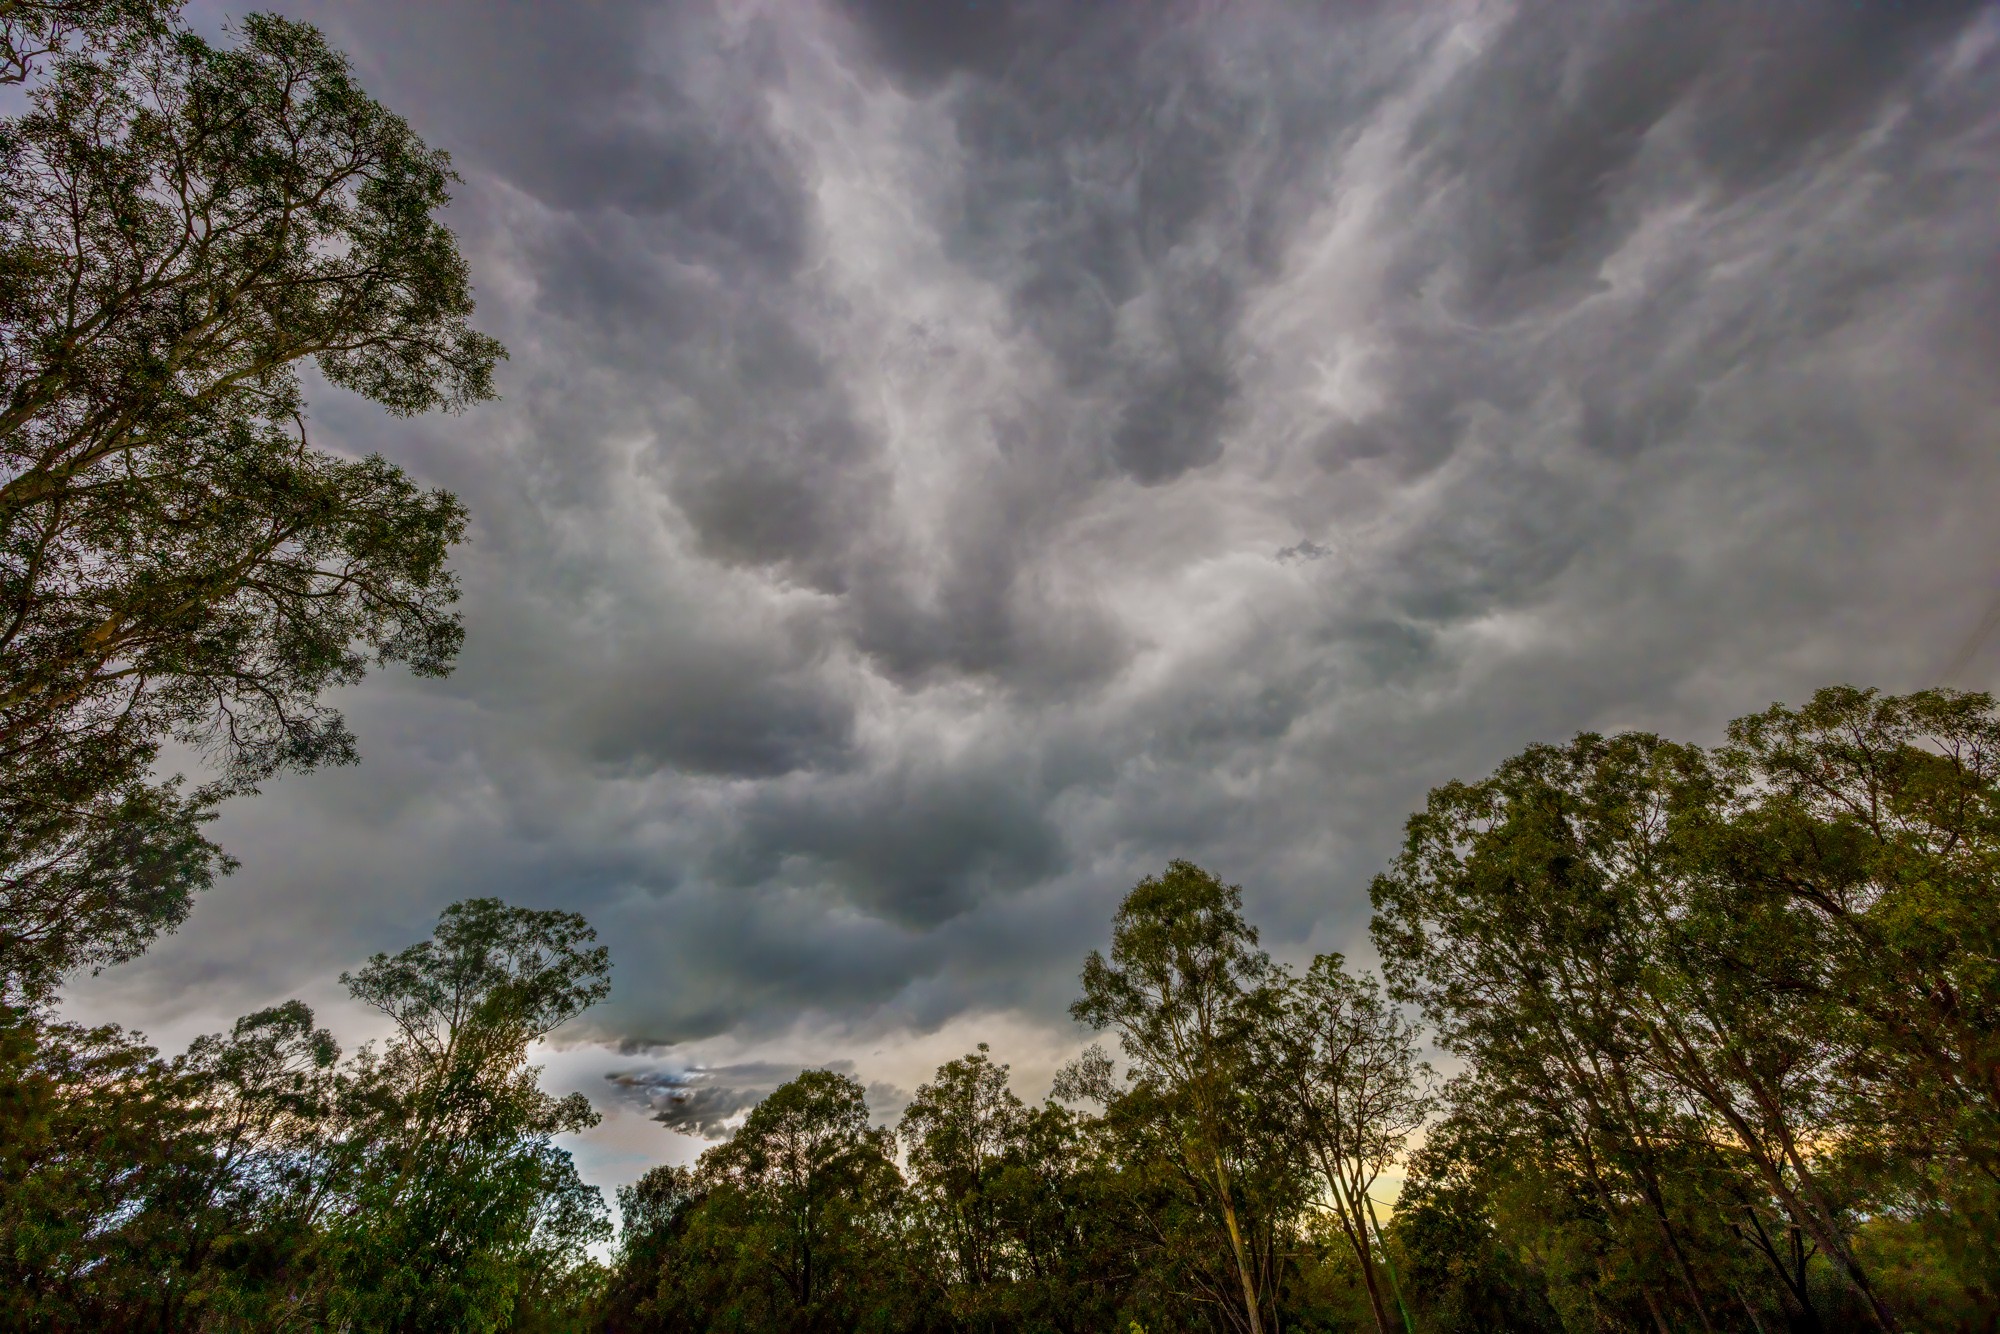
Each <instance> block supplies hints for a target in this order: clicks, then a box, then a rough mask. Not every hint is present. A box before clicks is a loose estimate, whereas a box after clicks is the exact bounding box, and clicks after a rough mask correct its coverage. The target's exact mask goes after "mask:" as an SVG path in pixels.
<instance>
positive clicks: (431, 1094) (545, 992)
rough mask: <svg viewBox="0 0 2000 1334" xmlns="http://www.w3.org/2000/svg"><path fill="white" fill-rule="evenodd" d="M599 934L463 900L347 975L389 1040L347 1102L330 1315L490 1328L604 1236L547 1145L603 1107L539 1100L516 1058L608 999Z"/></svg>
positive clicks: (564, 1163)
mask: <svg viewBox="0 0 2000 1334" xmlns="http://www.w3.org/2000/svg"><path fill="white" fill-rule="evenodd" d="M595 939H596V936H595V933H594V932H593V931H592V930H591V929H590V927H589V926H588V925H587V924H586V923H585V922H584V920H583V919H582V918H581V917H579V916H577V915H576V914H575V913H568V912H559V911H535V910H532V909H527V908H520V907H514V906H511V905H508V904H504V903H502V902H500V901H499V900H497V899H468V900H465V901H463V902H459V903H455V904H453V905H451V906H450V907H449V908H447V909H445V911H444V913H443V914H442V915H441V916H440V917H439V919H438V925H437V930H436V932H435V934H434V935H433V937H432V939H430V940H426V941H422V942H419V943H418V944H415V945H412V946H410V947H408V948H407V949H404V950H401V951H399V952H397V953H396V954H393V955H392V954H378V955H376V956H375V957H374V958H372V959H370V960H369V962H368V963H367V964H366V965H365V966H364V967H362V968H361V969H360V970H359V971H358V972H356V973H353V974H351V975H350V974H345V973H343V974H342V975H341V980H342V981H343V982H344V983H346V985H347V986H348V989H349V990H350V991H351V992H352V993H353V995H354V997H355V998H356V999H357V1000H360V1001H362V1002H364V1003H365V1004H367V1005H370V1006H372V1007H374V1008H375V1009H376V1010H378V1011H380V1012H381V1013H382V1014H384V1015H386V1016H387V1017H388V1018H389V1019H390V1020H391V1021H392V1023H393V1024H394V1025H395V1030H396V1032H395V1036H394V1038H393V1039H392V1040H391V1041H390V1042H389V1043H388V1045H387V1047H386V1048H385V1049H384V1050H383V1051H382V1052H380V1053H379V1054H378V1053H375V1052H372V1051H370V1052H365V1053H364V1054H363V1056H362V1058H361V1060H360V1061H359V1062H358V1063H357V1064H356V1065H355V1066H354V1067H353V1068H352V1071H351V1073H350V1075H349V1080H348V1086H347V1088H346V1089H345V1090H344V1092H343V1109H342V1115H343V1116H344V1118H345V1120H346V1125H345V1126H344V1127H343V1131H342V1133H343V1136H344V1138H345V1139H346V1140H347V1142H348V1144H349V1146H350V1152H351V1153H352V1154H353V1157H354V1159H355V1161H354V1162H353V1165H352V1167H351V1177H350V1181H349V1184H348V1185H347V1187H346V1190H345V1198H344V1200H343V1202H342V1205H341V1208H340V1212H339V1214H338V1216H337V1217H335V1218H334V1219H332V1220H331V1221H330V1222H329V1224H328V1228H329V1231H330V1233H331V1247H332V1250H333V1253H334V1265H335V1269H336V1271H337V1286H336V1290H335V1298H334V1301H333V1315H334V1316H335V1317H336V1318H337V1319H340V1320H346V1321H351V1322H353V1323H355V1324H356V1325H358V1326H361V1327H365V1328H391V1329H399V1330H400V1329H407V1330H423V1329H437V1330H459V1329H493V1328H498V1327H499V1326H500V1325H501V1324H502V1323H504V1322H505V1321H507V1320H509V1319H511V1318H512V1317H513V1315H514V1313H515V1312H516V1311H517V1310H518V1309H519V1308H520V1306H521V1303H522V1301H523V1300H524V1296H525V1295H526V1294H527V1293H529V1292H532V1290H533V1285H534V1284H536V1283H537V1282H540V1283H542V1284H543V1285H544V1286H546V1285H548V1284H550V1283H561V1282H563V1281H566V1280H567V1279H568V1278H569V1277H570V1271H571V1270H572V1269H573V1268H574V1264H575V1256H576V1255H578V1254H580V1253H581V1252H582V1250H583V1248H584V1247H585V1246H587V1245H589V1244H591V1243H593V1242H595V1241H598V1240H601V1239H604V1238H607V1237H608V1236H609V1223H608V1221H607V1220H606V1218H605V1216H604V1206H603V1201H602V1200H601V1198H599V1197H598V1195H597V1192H596V1191H595V1189H594V1188H591V1187H588V1186H585V1185H584V1184H583V1183H582V1182H581V1181H580V1180H579V1179H578V1178H577V1176H576V1169H575V1167H574V1165H573V1164H572V1163H571V1161H570V1157H569V1155H568V1153H567V1152H565V1151H563V1150H561V1149H559V1148H557V1147H556V1146H555V1144H554V1143H553V1138H554V1136H556V1135H559V1134H563V1133H566V1132H574V1131H578V1130H583V1129H587V1128H589V1127H590V1126H593V1125H595V1124H596V1123H597V1120H598V1117H597V1114H596V1113H595V1112H593V1111H592V1110H591V1109H590V1105H589V1103H588V1102H587V1101H586V1100H585V1099H584V1097H583V1095H582V1094H581V1093H573V1094H570V1095H569V1096H567V1097H564V1098H555V1097H552V1096H550V1095H549V1094H547V1093H545V1092H543V1091H542V1089H541V1087H540V1086H539V1084H538V1082H537V1077H538V1076H539V1074H540V1071H539V1069H538V1068H537V1067H535V1066H532V1065H530V1064H528V1052H529V1049H530V1047H531V1046H532V1045H533V1044H534V1043H535V1042H536V1041H537V1040H538V1039H540V1038H542V1037H545V1036H547V1035H548V1034H549V1033H550V1032H552V1031H553V1030H554V1029H556V1028H558V1027H560V1026H561V1025H562V1024H564V1023H567V1022H568V1021H569V1020H570V1019H572V1018H574V1017H576V1016H577V1015H578V1014H581V1013H582V1012H583V1011H584V1010H585V1009H587V1008H588V1007H589V1006H591V1005H593V1004H595V1003H596V1002H597V1001H599V1000H601V999H603V997H604V996H605V995H606V994H607V992H608V991H609V989H610V962H609V958H608V954H607V951H606V950H605V948H604V947H603V946H601V945H596V944H594V943H593V942H594V941H595Z"/></svg>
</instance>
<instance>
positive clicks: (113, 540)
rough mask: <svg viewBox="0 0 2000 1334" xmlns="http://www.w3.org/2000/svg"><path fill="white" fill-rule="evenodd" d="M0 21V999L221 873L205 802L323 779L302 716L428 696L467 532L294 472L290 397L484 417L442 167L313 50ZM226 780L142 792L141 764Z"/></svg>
mask: <svg viewBox="0 0 2000 1334" xmlns="http://www.w3.org/2000/svg"><path fill="white" fill-rule="evenodd" d="M178 8H179V6H178V5H177V4H168V3H153V2H151V0H99V2H98V3H88V2H84V0H30V2H26V3H23V2H21V0H12V2H10V3H6V4H4V5H0V39H4V41H0V78H11V79H13V80H14V81H16V82H21V81H25V82H26V84H27V92H26V98H27V107H26V110H25V111H24V112H23V113H22V114H20V115H17V116H13V117H10V118H7V119H6V120H4V121H0V477H4V478H5V480H4V482H0V829H3V830H5V831H6V832H5V834H4V837H0V907H4V909H5V910H6V918H5V925H4V928H0V930H4V935H0V969H4V972H0V987H4V988H5V991H6V993H7V994H10V995H12V996H13V997H14V998H16V999H30V1000H32V999H35V998H37V997H46V995H47V994H49V991H50V989H51V987H52V986H53V981H52V979H54V978H56V977H58V976H59V975H60V974H62V973H63V972H65V971H67V970H69V969H72V968H75V967H78V966H95V965H101V964H103V963H107V962H114V961H116V960H117V959H119V958H123V957H129V955H130V954H131V953H133V952H135V951H137V950H138V949H140V948H142V947H143V946H144V944H145V942H146V941H147V940H149V939H151V938H152V937H153V936H154V935H156V934H157V933H158V932H160V931H162V930H168V929H171V928H172V927H174V926H175V925H177V924H178V923H179V921H180V920H181V919H182V918H183V917H184V916H185V914H186V912H187V907H188V902H189V900H190V898H191V896H192V895H193V894H194V893H195V892H197V891H199V890H200V889H201V888H203V887H204V886H205V885H207V884H208V883H209V882H210V881H211V880H212V878H213V877H214V876H215V875H216V874H218V873H220V872H222V871H223V870H226V869H227V863H226V861H225V860H224V859H223V858H222V857H221V856H220V854H219V852H218V850H217V849H216V848H215V847H214V845H213V844H212V843H210V842H209V841H208V840H207V839H206V838H204V837H202V835H201V832H200V830H201V826H202V824H203V822H204V820H205V818H206V817H207V815H208V814H209V813H210V812H212V811H213V809H214V807H215V805H216V803H217V802H219V801H220V800H221V799H222V798H223V797H225V796H227V795H228V794H230V793H232V792H242V791H246V790H249V789H250V788H251V786H252V785H254V784H255V783H256V782H258V781H259V780H261V779H262V778H264V777H266V776H268V775H271V774H273V773H276V772H278V771H279V770H281V769H286V768H305V767H310V766H312V765H315V764H320V763H345V762H348V761H350V760H351V759H352V758H353V756H354V746H353V738H352V737H351V736H350V735H349V733H348V731H347V729H346V727H345V726H344V725H343V723H342V722H341V719H340V716H339V714H338V713H337V712H335V711H333V710H332V709H330V708H328V707H327V706H326V705H325V704H324V703H323V702H322V697H323V695H324V694H325V693H326V691H328V690H329V689H330V688H332V687H336V686H340V685H345V684H349V683H351V682H353V681H355V680H357V679H358V678H359V677H360V676H361V675H362V674H363V672H364V671H365V670H366V668H367V667H368V665H369V664H370V662H371V661H372V662H376V663H386V662H391V661H399V662H403V663H406V664H408V665H409V666H410V667H411V668H412V669H413V670H415V671H417V672H419V673H423V674H438V673H442V672H444V671H446V670H448V668H449V665H450V663H451V660H452V658H453V656H454V655H455V653H456V652H457V649H458V645H459V642H460V639H461V637H462V636H461V631H460V628H459V624H458V620H457V617H456V615H455V614H454V613H453V611H452V604H453V602H454V600H455V598H456V596H457V588H456V584H455V582H454V580H453V578H452V576H451V574H450V572H449V571H448V570H447V569H446V568H445V564H444V558H445V553H446V551H447V549H448V548H449V546H450V545H451V544H452V543H453V542H455V541H456V540H457V539H458V538H459V537H460V535H461V534H462V533H463V531H464V526H465V514H464V511H463V510H462V508H461V507H460V506H459V504H458V502H457V501H456V500H455V499H453V498H452V497H451V496H449V495H446V494H444V493H442V492H435V491H425V490H423V489H421V488H419V487H418V486H417V485H415V484H414V483H413V482H412V481H411V480H410V479H409V478H408V477H407V476H405V475H404V474H403V473H402V471H401V470H400V469H398V468H396V467H395V466H394V465H392V464H390V463H388V462H386V461H385V460H383V459H381V458H379V457H373V456H371V457H367V458H360V459H353V458H345V457H337V456H335V455H332V454H328V453H325V452H322V451H319V450H317V449H314V448H313V447H312V446H311V444H310V443H309V441H308V438H307V435H306V431H305V406H304V401H303V398H302V394H301V389H300V380H299V368H300V365H301V363H303V362H306V361H310V362H312V363H313V364H314V365H316V367H317V368H318V370H319V372H320V373H321V374H322V375H324V376H325V377H326V378H327V379H328V380H329V381H330V382H332V383H334V384H337V385H340V386H343V387H345V388H347V389H351V390H353V391H355V392H357V393H360V394H362V395H364V396H366V397H368V398H371V399H373V400H375V401H376V402H378V403H380V404H382V405H383V406H385V407H387V408H388V409H389V410H390V411H393V412H398V413H412V412H420V411H424V410H427V409H431V408H439V407H443V408H451V407H457V406H461V405H464V404H466V403H469V402H473V401H476V400H478V399H481V398H485V397H490V396H491V393H492V369H493V365H494V362H495V359H496V358H497V357H499V356H500V355H501V350H500V348H499V346H498V345H497V344H495V343H494V342H493V341H492V340H491V339H489V338H486V337H485V336H483V335H481V334H478V333H475V332H474V331H472V330H471V329H470V327H469V326H468V325H467V323H466V320H467V317H468V315H469V314H470V312H471V309H472V302H471V297H470V288H469V284H468V281H467V275H466V269H465V264H464V261H463V259H462V258H461V257H460V255H459V254H458V251H457V248H456V244H455V242H454V241H453V239H452V236H451V233H450V232H449V231H448V230H447V229H446V228H445V227H444V226H443V225H442V224H441V223H439V222H438V221H436V219H435V218H434V216H433V214H434V213H435V212H436V210H438V209H439V208H441V207H442V206H443V205H444V204H445V203H446V202H447V199H448V197H449V196H448V186H449V184H450V182H451V180H452V176H451V173H450V169H449V164H448V163H447V161H446V160H445V158H444V156H443V155H442V154H440V153H437V152H435V151H434V150H432V149H429V148H427V147H426V146H425V145H424V144H423V143H422V142H421V141H420V140H419V139H417V137H416V136H415V135H414V134H413V133H412V132H411V131H410V129H409V127H408V126H407V125H406V124H405V123H404V122H403V121H402V120H401V119H399V118H398V117H396V116H395V115H393V114H392V113H390V112H389V111H387V110H386V109H384V108H383V107H382V106H381V105H380V104H378V103H376V102H375V101H373V100H372V99H371V98H369V97H368V96H367V94H366V93H365V92H364V91H363V90H362V89H361V88H360V87H359V86H358V85H356V84H355V82H354V80H353V77H352V74H351V71H350V70H349V68H348V65H347V62H346V61H345V59H344V58H343V57H341V56H340V55H339V54H338V53H337V52H335V51H333V50H332V49H331V48H330V47H328V45H327V44H326V42H325V40H324V39H323V38H322V37H321V36H320V34H319V33H318V32H317V31H315V30H314V29H313V28H311V27H310V26H308V25H305V24H300V23H294V22H290V21H287V20H284V19H279V18H275V17H271V16H268V15H253V16H251V17H249V18H247V19H245V20H244V21H243V23H242V26H241V30H240V32H239V33H238V34H237V36H238V39H239V40H238V42H237V44H236V45H234V46H233V47H229V48H220V47H216V46H212V45H210V44H208V43H207V42H205V41H203V40H201V39H200V38H198V37H196V36H195V35H194V34H192V33H191V32H189V31H187V30H186V28H185V27H184V26H182V25H181V24H180V22H179V19H178V16H177V15H178ZM168 739H173V740H176V741H178V742H181V743H183V744H187V745H191V746H195V747H198V748H201V749H203V750H205V751H206V752H207V753H208V754H209V755H210V757H211V758H212V759H213V760H214V761H215V762H216V763H217V765H218V767H219V770H220V772H221V774H222V777H221V778H220V779H218V780H217V781H216V782H214V783H211V784H207V785H205V786H202V787H199V788H196V789H193V790H183V789H182V788H180V787H178V786H175V785H172V784H168V785H165V786H159V785H156V784H154V782H153V780H152V779H151V777H150V769H151V766H152V764H153V762H154V761H155V759H156V758H157V757H158V754H159V747H160V745H161V744H162V742H164V741H166V740H168Z"/></svg>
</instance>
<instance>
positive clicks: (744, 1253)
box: [696, 1070, 903, 1334]
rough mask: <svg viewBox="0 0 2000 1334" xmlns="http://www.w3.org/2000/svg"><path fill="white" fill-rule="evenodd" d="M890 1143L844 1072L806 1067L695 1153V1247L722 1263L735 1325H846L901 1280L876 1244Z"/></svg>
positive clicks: (888, 1203) (887, 1218) (890, 1205)
mask: <svg viewBox="0 0 2000 1334" xmlns="http://www.w3.org/2000/svg"><path fill="white" fill-rule="evenodd" d="M894 1143H895V1141H894V1138H893V1136H892V1135H891V1134H890V1132H889V1131H887V1130H886V1129H880V1128H877V1127H875V1126H872V1125H871V1124H870V1123H869V1120H868V1104H867V1102H866V1100H865V1098H864V1095H863V1091H862V1088H861V1085H860V1083H859V1082H858V1081H857V1080H855V1079H854V1077H853V1076H851V1075H844V1074H838V1073H835V1072H833V1071H830V1070H807V1071H806V1072H804V1073H803V1074H801V1075H799V1076H798V1077H797V1078H795V1079H793V1080H791V1081H789V1082H787V1083H785V1084H781V1085H779V1086H778V1087H777V1088H776V1089H774V1090H773V1091H772V1092H771V1093H770V1094H769V1096H767V1097H766V1098H765V1099H764V1100H763V1101H762V1102H760V1103H758V1104H757V1106H756V1107H754V1108H752V1109H751V1111H750V1114H749V1116H748V1117H746V1118H745V1119H744V1122H743V1126H742V1128H741V1129H740V1130H738V1131H737V1132H736V1134H735V1135H734V1136H732V1137H731V1138H730V1139H729V1140H728V1141H727V1142H726V1143H723V1144H719V1145H717V1146H716V1147H714V1148H712V1149H710V1150H708V1151H707V1152H706V1153H704V1154H703V1155H702V1156H701V1161H700V1163H699V1164H698V1168H697V1177H698V1179H699V1181H700V1182H701V1183H702V1185H703V1187H704V1189H705V1195H706V1198H705V1199H704V1201H703V1204H702V1217H701V1218H700V1219H699V1220H698V1221H697V1223H696V1227H697V1229H698V1230H699V1231H700V1232H702V1233H705V1234H706V1235H705V1237H703V1238H701V1239H700V1240H698V1243H697V1244H706V1245H708V1246H710V1247H712V1248H713V1251H714V1253H715V1254H716V1255H717V1257H718V1258H719V1259H721V1260H722V1261H723V1263H725V1264H726V1265H728V1267H729V1269H728V1282H727V1284H726V1291H727V1293H728V1301H729V1304H730V1305H731V1306H732V1307H734V1308H736V1309H737V1312H738V1317H737V1318H738V1319H739V1322H740V1323H741V1324H743V1325H747V1326H749V1327H757V1328H787V1329H796V1330H801V1331H809V1332H817V1331H826V1334H833V1332H834V1331H837V1330H847V1329H853V1328H857V1327H858V1326H859V1325H860V1324H861V1323H862V1320H861V1313H862V1312H864V1311H865V1310H867V1309H868V1306H869V1303H870V1299H871V1297H872V1296H873V1295H874V1294H876V1293H877V1292H879V1291H880V1290H881V1289H882V1288H884V1287H887V1288H894V1287H895V1286H896V1285H897V1284H898V1283H899V1282H900V1280H901V1279H902V1277H903V1276H902V1274H901V1273H900V1272H899V1269H900V1267H899V1266H898V1265H897V1264H896V1263H895V1257H894V1256H893V1254H892V1253H891V1251H890V1249H889V1247H888V1245H887V1244H886V1243H887V1242H888V1240H889V1237H890V1234H891V1231H892V1228H891V1222H892V1217H893V1211H894V1210H895V1209H896V1207H897V1195H898V1191H899V1188H900V1185H901V1182H900V1178H899V1174H898V1173H897V1171H896V1165H895V1163H894V1161H893V1160H892V1159H891V1156H890V1155H891V1154H892V1152H893V1150H894ZM717 1323H718V1324H723V1323H725V1322H722V1321H718V1322H717Z"/></svg>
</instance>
